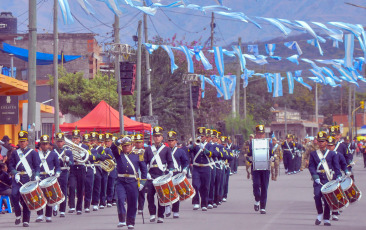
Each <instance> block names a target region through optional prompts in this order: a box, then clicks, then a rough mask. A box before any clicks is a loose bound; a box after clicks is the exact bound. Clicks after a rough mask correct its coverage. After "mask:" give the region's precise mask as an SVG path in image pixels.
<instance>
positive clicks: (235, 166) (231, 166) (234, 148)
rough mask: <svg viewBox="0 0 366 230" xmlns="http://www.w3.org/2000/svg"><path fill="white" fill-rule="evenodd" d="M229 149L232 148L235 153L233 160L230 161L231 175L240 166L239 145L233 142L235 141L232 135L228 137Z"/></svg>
mask: <svg viewBox="0 0 366 230" xmlns="http://www.w3.org/2000/svg"><path fill="white" fill-rule="evenodd" d="M226 145H227V149H230V150H231V152H232V153H233V160H232V161H231V163H230V175H232V174H234V173H236V172H237V167H238V162H237V160H238V157H237V156H238V155H239V154H237V148H238V147H237V146H236V145H234V144H233V141H232V140H231V137H230V136H228V137H227V144H226Z"/></svg>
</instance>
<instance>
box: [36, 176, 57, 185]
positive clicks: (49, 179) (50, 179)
mask: <svg viewBox="0 0 366 230" xmlns="http://www.w3.org/2000/svg"><path fill="white" fill-rule="evenodd" d="M56 181H57V178H56V177H54V176H51V177H47V178H46V179H44V180H42V181H41V182H39V186H40V187H41V188H45V187H48V186H50V185H53V184H54V183H56Z"/></svg>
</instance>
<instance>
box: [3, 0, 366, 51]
mask: <svg viewBox="0 0 366 230" xmlns="http://www.w3.org/2000/svg"><path fill="white" fill-rule="evenodd" d="M88 1H89V2H90V3H91V4H92V5H93V6H94V9H95V11H96V13H95V15H87V14H86V13H85V12H84V11H83V10H82V8H81V7H80V6H79V5H78V3H77V1H76V0H69V3H70V8H71V11H72V13H73V14H74V15H75V19H77V20H78V21H80V23H81V24H82V25H81V24H80V23H79V22H78V21H77V20H75V22H74V24H71V25H65V24H64V22H63V20H62V18H61V14H60V13H59V20H58V22H59V32H63V33H89V32H92V33H95V34H98V36H97V40H98V41H99V42H100V43H101V44H103V43H108V42H111V41H112V40H111V37H112V25H113V21H114V15H113V13H112V12H111V11H110V10H109V9H108V7H107V6H106V5H105V3H103V2H100V1H97V0H88ZM169 2H173V0H161V3H169ZM345 2H350V3H354V4H358V5H363V6H366V1H365V0H306V1H304V0H223V3H224V5H225V6H227V7H230V8H231V9H232V11H235V12H243V13H244V14H246V15H247V16H249V17H250V18H252V19H254V20H256V21H257V22H258V23H260V24H261V25H262V26H263V28H262V29H259V28H257V27H256V26H255V25H254V24H251V23H245V22H240V21H237V20H234V19H230V18H227V17H225V16H220V15H217V14H215V23H216V28H215V35H214V37H215V45H217V46H225V45H228V44H230V43H231V42H234V41H237V39H238V37H239V36H240V37H241V38H242V41H243V42H256V41H266V40H270V39H273V38H277V37H283V38H285V36H284V35H283V34H282V33H281V32H280V31H279V30H278V29H277V28H275V27H274V26H273V25H270V24H269V23H266V22H264V21H263V20H261V19H257V18H256V17H273V18H283V19H288V20H303V21H307V22H311V21H316V22H322V23H326V22H330V21H340V22H348V23H353V24H356V23H358V24H364V26H365V24H366V23H365V22H366V9H362V8H357V7H354V6H350V5H347V4H345ZM37 3H38V5H37V31H38V33H52V31H53V28H52V27H53V22H52V20H53V19H52V17H53V16H52V13H53V9H52V7H53V0H37ZM191 3H193V4H198V5H201V6H206V5H216V1H215V0H198V1H194V0H191ZM2 11H10V12H12V13H13V16H15V17H17V18H18V33H26V32H27V25H28V0H0V12H2ZM59 12H60V10H59ZM141 19H142V13H140V11H138V10H136V9H134V8H131V7H128V6H126V7H125V12H124V14H123V15H122V16H121V17H120V26H121V31H120V38H121V43H128V44H130V45H134V42H133V41H132V36H133V35H135V34H136V33H137V24H138V20H141ZM210 21H211V13H210V12H207V13H206V14H204V13H202V12H200V11H197V10H189V9H181V8H174V9H163V10H158V12H157V13H156V15H155V16H148V20H147V22H148V35H149V39H151V38H152V37H153V36H156V35H159V36H161V37H163V38H171V37H172V36H173V35H174V34H177V37H178V39H180V40H181V39H185V40H186V41H188V42H189V41H193V40H197V39H199V38H201V40H202V41H206V40H208V39H209V37H210ZM290 35H296V33H295V32H292V33H291V34H290Z"/></svg>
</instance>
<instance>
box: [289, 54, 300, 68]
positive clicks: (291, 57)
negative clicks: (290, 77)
mask: <svg viewBox="0 0 366 230" xmlns="http://www.w3.org/2000/svg"><path fill="white" fill-rule="evenodd" d="M298 58H299V55H297V54H294V55H292V56H290V57H288V58H286V59H287V60H289V61H290V62H292V63H295V64H297V65H299V60H297V59H298Z"/></svg>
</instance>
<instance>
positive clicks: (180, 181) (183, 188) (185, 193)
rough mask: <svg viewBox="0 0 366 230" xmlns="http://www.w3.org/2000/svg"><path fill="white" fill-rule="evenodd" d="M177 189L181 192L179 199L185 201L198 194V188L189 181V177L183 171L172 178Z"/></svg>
mask: <svg viewBox="0 0 366 230" xmlns="http://www.w3.org/2000/svg"><path fill="white" fill-rule="evenodd" d="M172 180H173V184H174V187H175V189H176V190H177V192H178V194H179V200H180V201H183V200H186V199H189V198H193V197H194V195H196V190H194V188H193V187H192V185H191V183H189V181H188V179H187V177H186V176H185V175H184V174H183V173H178V174H177V175H175V176H173V178H172Z"/></svg>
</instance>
